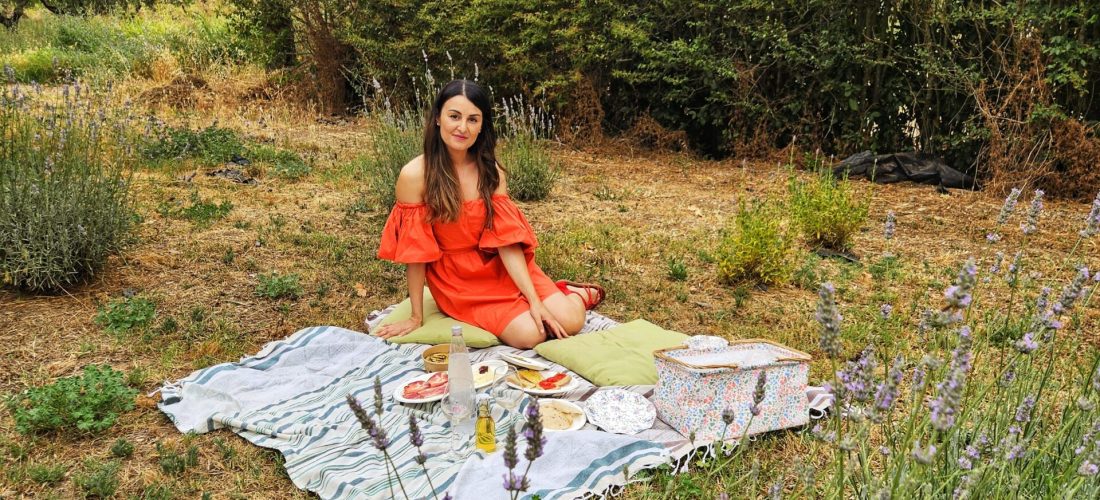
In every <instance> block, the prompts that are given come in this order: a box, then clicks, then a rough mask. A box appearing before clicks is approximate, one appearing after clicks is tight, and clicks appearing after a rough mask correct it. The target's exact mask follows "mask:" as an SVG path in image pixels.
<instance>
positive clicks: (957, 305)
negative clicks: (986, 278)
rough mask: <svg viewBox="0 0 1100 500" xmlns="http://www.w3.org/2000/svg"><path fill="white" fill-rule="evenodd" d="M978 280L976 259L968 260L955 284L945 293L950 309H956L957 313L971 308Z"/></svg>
mask: <svg viewBox="0 0 1100 500" xmlns="http://www.w3.org/2000/svg"><path fill="white" fill-rule="evenodd" d="M977 279H978V266H977V265H976V264H974V258H973V257H971V258H969V259H966V264H963V267H962V269H961V270H960V271H959V277H958V278H957V279H956V280H955V284H954V285H952V286H949V287H947V289H946V290H944V292H943V296H944V298H945V299H947V305H948V307H950V308H952V309H955V310H956V312H957V311H959V310H962V309H966V308H967V307H969V306H970V301H971V300H973V295H971V292H972V291H973V289H974V284H975V283H976V282H977Z"/></svg>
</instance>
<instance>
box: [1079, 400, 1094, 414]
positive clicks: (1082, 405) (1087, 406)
mask: <svg viewBox="0 0 1100 500" xmlns="http://www.w3.org/2000/svg"><path fill="white" fill-rule="evenodd" d="M1077 408H1078V409H1080V410H1081V411H1083V412H1090V411H1092V410H1095V409H1096V403H1093V402H1092V401H1091V400H1090V399H1089V398H1086V397H1084V396H1081V397H1079V398H1077Z"/></svg>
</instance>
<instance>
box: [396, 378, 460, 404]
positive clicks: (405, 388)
mask: <svg viewBox="0 0 1100 500" xmlns="http://www.w3.org/2000/svg"><path fill="white" fill-rule="evenodd" d="M446 395H447V372H435V373H425V374H423V375H417V376H416V377H413V378H412V379H411V380H409V381H407V382H405V383H404V384H402V385H400V386H398V387H397V389H395V390H394V391H393V399H396V400H398V401H400V402H402V403H431V402H432V401H439V400H440V399H443V397H444V396H446Z"/></svg>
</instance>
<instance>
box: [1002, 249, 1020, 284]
mask: <svg viewBox="0 0 1100 500" xmlns="http://www.w3.org/2000/svg"><path fill="white" fill-rule="evenodd" d="M1022 253H1023V252H1016V255H1014V256H1013V257H1012V263H1011V264H1009V265H1008V272H1007V273H1005V282H1007V283H1008V285H1009V286H1016V280H1017V279H1018V278H1019V274H1020V255H1021V254H1022Z"/></svg>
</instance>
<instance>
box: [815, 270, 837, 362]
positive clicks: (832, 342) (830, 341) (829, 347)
mask: <svg viewBox="0 0 1100 500" xmlns="http://www.w3.org/2000/svg"><path fill="white" fill-rule="evenodd" d="M817 295H818V299H819V300H818V302H817V314H816V315H815V317H816V318H817V321H818V323H821V350H822V351H825V354H826V355H828V356H829V357H832V358H837V357H839V356H840V322H841V320H843V319H844V317H843V316H841V315H840V311H839V310H837V307H836V288H835V287H834V286H833V284H832V283H822V284H821V289H820V290H819V291H818V293H817Z"/></svg>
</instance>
